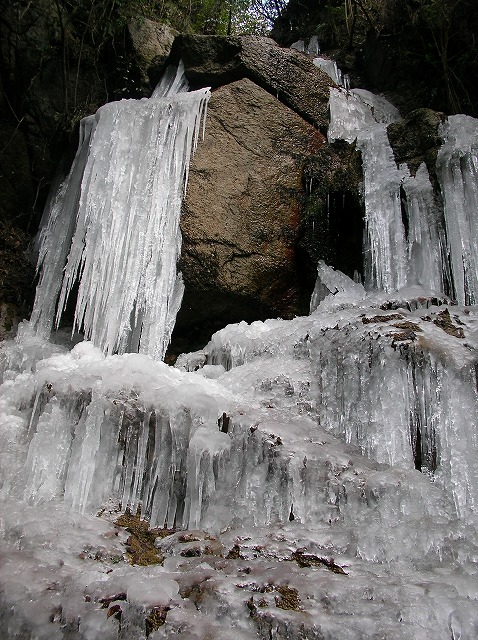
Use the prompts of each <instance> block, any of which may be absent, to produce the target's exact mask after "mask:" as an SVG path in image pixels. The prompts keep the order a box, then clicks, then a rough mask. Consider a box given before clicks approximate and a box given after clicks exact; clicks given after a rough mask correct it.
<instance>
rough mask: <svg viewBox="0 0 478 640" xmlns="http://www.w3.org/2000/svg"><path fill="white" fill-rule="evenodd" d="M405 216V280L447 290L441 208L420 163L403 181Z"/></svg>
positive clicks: (446, 263) (430, 288)
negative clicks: (406, 231) (413, 174)
mask: <svg viewBox="0 0 478 640" xmlns="http://www.w3.org/2000/svg"><path fill="white" fill-rule="evenodd" d="M402 186H403V192H404V194H405V199H406V201H405V203H404V206H405V207H406V212H407V219H408V234H407V257H408V283H409V284H419V285H421V286H423V287H424V288H426V289H428V290H431V291H437V292H446V291H448V289H449V283H450V273H449V266H448V258H447V248H446V237H445V229H444V225H443V210H442V208H441V206H439V203H438V202H437V200H436V197H435V194H434V191H433V186H432V184H431V182H430V177H429V175H428V170H427V168H426V166H425V164H424V163H422V164H421V165H420V166H419V168H418V170H417V172H416V174H415V176H408V177H406V178H405V179H404V181H403V185H402Z"/></svg>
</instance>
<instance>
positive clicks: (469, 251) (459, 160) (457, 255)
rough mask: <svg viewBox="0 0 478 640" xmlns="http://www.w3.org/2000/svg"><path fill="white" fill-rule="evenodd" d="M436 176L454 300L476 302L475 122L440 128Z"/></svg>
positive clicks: (463, 119) (460, 120) (455, 119)
mask: <svg viewBox="0 0 478 640" xmlns="http://www.w3.org/2000/svg"><path fill="white" fill-rule="evenodd" d="M440 133H441V136H442V138H443V145H442V147H441V149H440V151H439V153H438V157H437V173H438V179H439V181H440V188H441V191H442V194H443V201H444V210H445V219H446V230H447V236H448V246H449V251H450V256H451V266H452V275H453V284H454V289H455V296H456V298H457V300H458V301H459V302H460V303H461V304H477V302H478V263H477V255H478V254H477V249H478V227H477V224H478V223H477V216H476V211H477V210H478V159H477V156H478V120H476V119H475V118H471V117H470V116H464V115H456V116H450V117H449V118H448V119H447V120H446V121H445V122H444V123H443V124H442V125H441V127H440Z"/></svg>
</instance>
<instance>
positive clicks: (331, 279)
mask: <svg viewBox="0 0 478 640" xmlns="http://www.w3.org/2000/svg"><path fill="white" fill-rule="evenodd" d="M363 298H365V289H364V288H363V286H362V285H361V284H359V283H357V282H354V281H353V280H352V279H351V278H349V277H348V276H346V275H345V274H344V273H342V272H341V271H336V270H335V269H333V268H332V267H329V266H328V265H326V264H325V262H324V261H323V260H319V263H318V265H317V280H316V283H315V287H314V291H313V292H312V296H311V299H310V313H312V312H313V311H315V309H317V307H318V306H319V304H321V303H322V302H324V301H325V300H327V299H328V301H329V302H331V303H332V304H334V305H337V304H339V303H342V304H344V305H349V304H352V305H353V304H354V303H355V302H356V301H357V300H362V299H363ZM323 306H324V305H322V308H323Z"/></svg>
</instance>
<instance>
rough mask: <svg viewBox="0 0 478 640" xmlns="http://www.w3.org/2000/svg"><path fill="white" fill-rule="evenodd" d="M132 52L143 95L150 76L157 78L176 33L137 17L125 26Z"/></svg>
mask: <svg viewBox="0 0 478 640" xmlns="http://www.w3.org/2000/svg"><path fill="white" fill-rule="evenodd" d="M127 29H128V34H129V37H130V40H131V46H132V49H133V52H134V56H133V59H134V64H135V66H136V67H137V69H138V73H139V76H140V79H141V86H142V89H143V91H144V92H145V93H148V91H149V90H150V87H151V85H150V75H153V76H156V77H157V76H159V75H160V74H161V73H162V72H163V70H164V68H165V65H166V62H167V60H168V58H169V54H170V53H171V47H172V46H173V42H174V39H175V37H176V36H177V35H179V34H178V32H177V31H176V30H175V29H173V28H172V27H170V26H168V25H166V24H160V23H158V22H154V21H153V20H148V19H147V18H142V17H138V18H135V19H133V20H131V21H130V22H129V24H128V26H127Z"/></svg>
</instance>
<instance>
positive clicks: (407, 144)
mask: <svg viewBox="0 0 478 640" xmlns="http://www.w3.org/2000/svg"><path fill="white" fill-rule="evenodd" d="M445 117H446V116H445V114H444V113H440V112H437V111H433V110H432V109H415V111H412V112H410V113H409V114H408V115H407V116H406V117H405V118H404V119H403V120H400V121H399V122H393V123H392V124H390V125H388V127H387V134H388V138H389V140H390V144H391V145H392V148H393V153H394V155H395V160H396V161H397V164H399V163H402V162H406V163H407V164H408V166H409V168H410V170H411V171H412V172H413V173H415V172H416V170H417V169H418V167H419V166H420V164H421V163H422V162H425V163H426V164H427V165H428V169H429V171H430V170H432V172H433V171H434V167H435V163H436V155H437V152H438V149H439V148H440V146H441V144H442V141H441V139H440V136H439V135H438V126H439V124H440V123H441V122H443V120H444V119H445Z"/></svg>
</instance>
